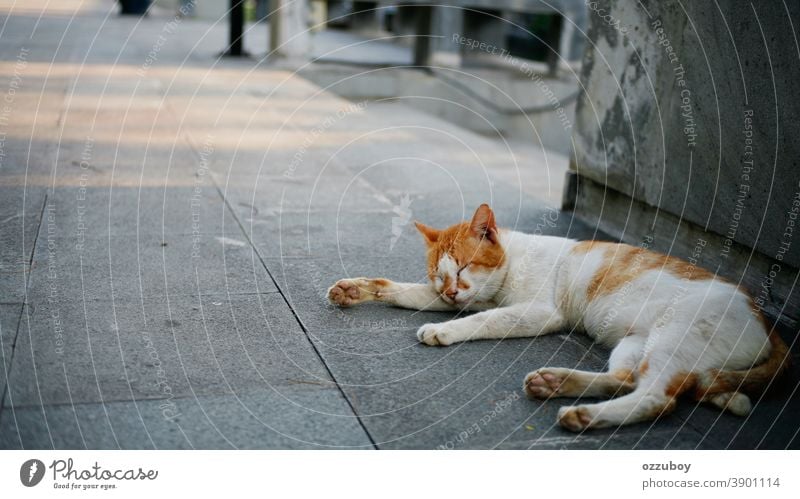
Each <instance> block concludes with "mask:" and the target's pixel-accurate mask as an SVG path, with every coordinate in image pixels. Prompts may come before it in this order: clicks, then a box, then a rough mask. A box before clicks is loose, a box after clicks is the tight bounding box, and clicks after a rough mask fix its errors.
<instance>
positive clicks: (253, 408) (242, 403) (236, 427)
mask: <svg viewBox="0 0 800 499" xmlns="http://www.w3.org/2000/svg"><path fill="white" fill-rule="evenodd" d="M172 402H173V404H174V405H172V406H165V405H164V404H165V402H164V401H158V400H145V401H135V402H112V403H107V404H74V405H47V406H43V407H33V408H23V409H14V410H8V409H7V410H6V411H4V412H3V414H2V416H0V449H120V448H121V449H231V448H233V449H330V448H372V445H371V443H370V441H369V438H368V437H367V435H366V433H365V432H364V430H363V429H362V427H361V426H360V425H359V424H358V421H357V420H356V418H355V417H353V416H352V415H347V411H348V407H347V404H346V402H345V401H344V399H343V398H342V396H341V393H340V392H339V391H338V390H336V388H324V387H319V386H313V385H302V386H300V385H298V386H297V387H295V388H294V389H293V390H292V391H291V393H290V394H285V393H278V392H275V391H272V390H260V391H255V392H249V393H246V394H243V395H239V396H235V397H234V396H217V397H197V398H180V399H173V400H172Z"/></svg>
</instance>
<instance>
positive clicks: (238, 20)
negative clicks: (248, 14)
mask: <svg viewBox="0 0 800 499" xmlns="http://www.w3.org/2000/svg"><path fill="white" fill-rule="evenodd" d="M243 33H244V0H231V15H230V38H229V42H230V43H229V44H228V50H227V51H226V52H225V55H230V56H233V57H241V56H243V55H244V51H243V50H242V35H243Z"/></svg>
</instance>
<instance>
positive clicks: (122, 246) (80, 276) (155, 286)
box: [29, 234, 276, 302]
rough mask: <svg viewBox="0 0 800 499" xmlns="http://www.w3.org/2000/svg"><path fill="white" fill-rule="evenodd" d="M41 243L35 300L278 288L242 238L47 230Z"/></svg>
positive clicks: (33, 288)
mask: <svg viewBox="0 0 800 499" xmlns="http://www.w3.org/2000/svg"><path fill="white" fill-rule="evenodd" d="M41 242H42V244H41V245H40V246H39V249H38V250H37V251H36V254H35V255H34V259H33V271H32V274H31V278H30V289H29V295H30V296H31V298H30V299H31V300H32V301H34V302H37V301H40V300H41V297H45V296H47V297H48V299H50V298H51V297H55V298H57V299H58V300H61V301H66V302H72V301H80V300H84V299H87V300H102V299H109V298H110V297H111V296H113V297H114V298H115V299H121V300H134V299H142V298H147V297H153V296H167V295H169V296H197V295H200V294H202V295H229V294H231V295H233V294H253V293H270V292H274V291H276V287H275V285H274V284H273V282H272V280H271V279H270V277H269V276H268V275H267V273H266V271H265V270H264V267H263V265H262V264H261V262H260V261H259V258H258V256H257V254H256V253H255V252H254V251H253V250H252V249H251V247H249V246H248V244H247V240H246V238H244V237H242V236H238V237H236V238H233V237H227V236H212V235H208V234H199V235H196V236H190V235H179V236H173V235H164V236H160V235H142V236H117V235H109V236H105V237H97V236H93V237H85V238H80V237H53V238H51V237H49V235H45V236H43V237H42V240H41ZM37 297H38V300H37Z"/></svg>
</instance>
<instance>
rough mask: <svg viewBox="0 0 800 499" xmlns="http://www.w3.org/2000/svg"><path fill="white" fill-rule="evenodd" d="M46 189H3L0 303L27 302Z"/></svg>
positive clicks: (0, 193)
mask: <svg viewBox="0 0 800 499" xmlns="http://www.w3.org/2000/svg"><path fill="white" fill-rule="evenodd" d="M44 200H45V190H44V189H40V188H30V189H26V188H24V187H22V186H14V187H11V186H2V187H0V302H3V303H15V302H19V303H21V302H23V301H24V300H25V286H26V284H27V278H28V275H29V271H30V265H31V256H32V255H33V246H34V242H35V241H36V234H37V231H38V230H39V223H40V221H41V216H42V207H43V206H44Z"/></svg>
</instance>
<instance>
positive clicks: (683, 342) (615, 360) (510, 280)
mask: <svg viewBox="0 0 800 499" xmlns="http://www.w3.org/2000/svg"><path fill="white" fill-rule="evenodd" d="M417 229H419V231H420V232H421V233H422V235H423V236H424V237H425V241H426V243H427V255H428V277H429V279H430V283H429V284H420V283H396V282H392V281H390V280H387V279H370V278H355V279H342V280H340V281H339V282H337V283H336V284H335V285H334V286H332V287H331V288H330V289H329V290H328V298H329V300H330V301H331V302H332V303H334V304H336V305H339V306H344V307H347V306H351V305H355V304H358V303H364V302H368V301H380V302H386V303H389V304H392V305H396V306H399V307H404V308H411V309H418V310H468V311H479V312H478V313H475V314H472V315H469V316H466V317H463V318H459V319H455V320H449V321H446V322H441V323H437V324H425V325H424V326H422V327H421V328H419V331H418V332H417V337H418V338H419V340H420V341H421V342H423V343H425V344H427V345H440V346H446V345H451V344H453V343H457V342H461V341H468V340H478V339H501V338H519V337H531V336H539V335H544V334H548V333H553V332H557V331H564V330H569V329H571V328H576V329H580V330H583V331H585V332H586V333H587V334H588V335H589V336H590V337H592V338H593V339H594V340H595V341H597V342H599V343H602V344H604V345H607V346H609V347H612V348H613V350H612V352H611V357H610V360H609V363H608V366H609V369H608V372H604V373H596V372H587V371H579V370H575V369H569V368H561V367H543V368H541V369H538V370H536V371H533V372H531V373H529V374H528V375H527V376H526V377H525V380H524V390H525V392H526V394H527V395H528V396H529V397H530V398H538V399H548V398H552V397H601V398H609V399H610V400H607V401H603V402H600V403H594V404H586V405H575V406H567V407H562V408H561V410H560V411H559V413H558V420H559V423H560V424H561V425H562V426H563V427H565V428H567V429H569V430H573V431H582V430H584V429H587V428H603V427H608V426H617V425H624V424H630V423H635V422H639V421H647V420H651V419H655V418H656V417H658V416H659V415H662V414H665V413H667V412H669V411H671V410H672V409H673V408H674V407H675V404H676V399H677V397H678V396H679V395H681V394H683V393H688V394H691V395H692V396H693V397H694V398H695V399H696V400H700V401H705V402H710V403H711V404H714V405H716V406H717V407H719V408H721V409H726V410H728V411H730V412H732V413H734V414H737V415H745V414H747V413H748V412H749V411H750V409H751V403H750V399H749V398H748V396H747V395H746V393H754V392H758V391H759V390H762V389H764V388H765V387H766V386H767V385H768V384H769V383H770V382H771V380H772V379H773V378H775V377H776V376H778V375H779V374H780V373H781V372H782V371H783V370H784V369H785V367H786V365H787V362H788V353H787V348H786V345H785V344H784V343H783V342H782V341H781V339H780V338H779V336H778V335H777V333H776V332H774V331H772V330H771V329H770V327H769V326H768V325H767V323H766V322H765V321H764V318H763V317H762V315H761V313H760V311H758V310H756V309H755V308H754V307H753V303H752V299H751V298H750V297H749V296H748V295H747V294H746V293H745V292H744V291H743V290H742V289H741V288H739V287H737V286H736V285H734V284H731V283H729V282H727V281H724V280H722V279H720V278H716V277H715V276H714V275H713V274H711V273H709V272H708V271H706V270H704V269H701V268H698V267H695V266H693V265H691V264H689V263H688V262H685V261H683V260H680V259H677V258H673V257H669V256H665V255H661V254H658V253H655V252H652V251H649V250H647V249H645V248H641V247H634V246H629V245H626V244H613V243H605V242H598V241H584V242H577V241H574V240H571V239H566V238H561V237H551V236H541V235H529V234H524V233H520V232H514V231H510V230H501V229H498V228H497V225H496V224H495V217H494V213H493V212H492V210H491V209H490V208H489V206H487V205H485V204H484V205H481V206H480V207H479V208H478V209H477V211H476V212H475V215H474V217H473V218H472V221H471V222H463V223H460V224H457V225H454V226H452V227H449V228H447V229H443V230H437V229H433V228H431V227H428V226H426V225H423V224H421V223H417ZM615 397H616V398H615Z"/></svg>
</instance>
